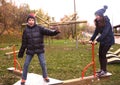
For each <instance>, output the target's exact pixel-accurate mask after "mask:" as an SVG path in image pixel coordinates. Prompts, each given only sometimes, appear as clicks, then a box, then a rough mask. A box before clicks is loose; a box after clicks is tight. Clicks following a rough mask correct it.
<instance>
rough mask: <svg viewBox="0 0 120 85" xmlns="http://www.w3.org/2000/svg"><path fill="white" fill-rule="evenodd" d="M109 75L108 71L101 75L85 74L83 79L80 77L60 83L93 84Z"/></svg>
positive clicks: (65, 84) (72, 84) (107, 77)
mask: <svg viewBox="0 0 120 85" xmlns="http://www.w3.org/2000/svg"><path fill="white" fill-rule="evenodd" d="M111 75H112V74H111V73H109V72H108V73H107V74H106V75H104V76H101V77H94V76H87V77H84V78H83V79H82V78H76V79H70V80H65V81H63V84H61V85H93V83H95V82H98V81H100V80H103V79H104V80H105V79H109V78H110V76H111Z"/></svg>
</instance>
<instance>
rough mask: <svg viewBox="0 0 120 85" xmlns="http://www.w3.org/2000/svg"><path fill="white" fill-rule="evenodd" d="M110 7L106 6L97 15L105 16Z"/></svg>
mask: <svg viewBox="0 0 120 85" xmlns="http://www.w3.org/2000/svg"><path fill="white" fill-rule="evenodd" d="M107 8H108V6H106V5H104V7H103V8H102V9H99V10H97V11H96V12H95V15H99V16H103V15H104V13H105V11H106V9H107Z"/></svg>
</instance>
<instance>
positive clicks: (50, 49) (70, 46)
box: [0, 36, 120, 85]
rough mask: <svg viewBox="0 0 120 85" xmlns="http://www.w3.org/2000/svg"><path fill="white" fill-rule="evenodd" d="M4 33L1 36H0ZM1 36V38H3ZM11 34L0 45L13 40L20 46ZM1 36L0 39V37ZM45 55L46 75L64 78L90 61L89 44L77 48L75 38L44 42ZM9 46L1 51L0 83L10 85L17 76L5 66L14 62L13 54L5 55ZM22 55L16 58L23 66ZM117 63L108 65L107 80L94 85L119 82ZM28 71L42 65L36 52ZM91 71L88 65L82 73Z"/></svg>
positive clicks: (78, 74) (38, 69) (76, 74)
mask: <svg viewBox="0 0 120 85" xmlns="http://www.w3.org/2000/svg"><path fill="white" fill-rule="evenodd" d="M3 37H4V36H3ZM3 37H2V38H1V39H3ZM8 38H10V36H7V37H6V36H5V37H4V39H3V41H0V47H7V46H9V45H12V44H16V45H18V46H17V48H16V49H19V48H20V44H21V43H20V39H19V38H18V39H16V38H15V37H12V38H10V39H8ZM1 39H0V40H1ZM45 44H46V45H45V59H46V63H47V69H48V75H49V77H52V78H56V79H60V80H67V79H73V78H79V77H81V72H82V69H83V68H84V67H85V66H86V65H87V64H88V63H90V61H91V45H82V44H80V43H79V46H78V48H76V45H75V42H71V41H69V40H53V41H51V42H50V44H48V43H46V42H45ZM112 48H113V49H112V50H111V51H113V52H114V51H115V50H116V49H118V48H120V45H117V44H115V45H114V46H112ZM9 51H12V50H6V51H0V85H1V84H2V85H12V84H13V83H15V82H16V81H18V80H19V79H20V78H18V77H16V76H15V75H13V74H11V73H9V72H8V71H7V68H8V67H11V66H13V57H12V56H11V58H9V59H8V58H7V57H6V56H4V54H5V52H9ZM97 52H98V45H96V46H95V59H96V69H99V62H98V57H97ZM24 60H25V55H24V58H22V59H18V61H19V62H20V64H21V66H23V64H24ZM119 65H120V64H112V65H108V70H109V71H110V72H112V74H113V75H112V76H111V78H110V79H109V80H107V81H101V82H97V83H95V85H119V84H120V66H119ZM29 72H32V73H37V74H40V75H41V74H42V72H41V67H40V65H39V61H38V58H37V56H36V55H35V56H34V57H33V59H32V61H31V64H30V66H29ZM91 74H92V68H89V69H88V71H87V72H86V74H85V76H89V75H91Z"/></svg>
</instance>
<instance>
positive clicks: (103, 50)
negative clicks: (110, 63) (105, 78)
mask: <svg viewBox="0 0 120 85" xmlns="http://www.w3.org/2000/svg"><path fill="white" fill-rule="evenodd" d="M110 47H111V45H101V44H100V46H99V63H100V69H101V70H103V71H107V58H106V54H107V52H108V50H109V49H110Z"/></svg>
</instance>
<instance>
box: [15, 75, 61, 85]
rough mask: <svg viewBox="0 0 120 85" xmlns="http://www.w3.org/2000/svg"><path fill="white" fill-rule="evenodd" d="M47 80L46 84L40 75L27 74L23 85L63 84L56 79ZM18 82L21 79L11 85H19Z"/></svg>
mask: <svg viewBox="0 0 120 85" xmlns="http://www.w3.org/2000/svg"><path fill="white" fill-rule="evenodd" d="M49 79H50V82H48V83H47V82H45V81H44V79H43V77H42V76H41V75H38V74H35V73H28V75H27V80H26V83H25V85H59V84H62V83H63V81H61V80H58V79H54V78H49ZM20 82H21V79H20V80H19V81H17V82H16V83H15V84H13V85H21V84H20Z"/></svg>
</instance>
